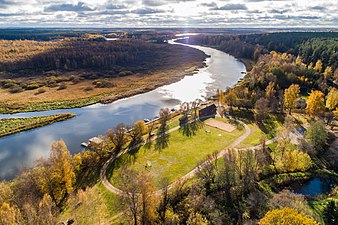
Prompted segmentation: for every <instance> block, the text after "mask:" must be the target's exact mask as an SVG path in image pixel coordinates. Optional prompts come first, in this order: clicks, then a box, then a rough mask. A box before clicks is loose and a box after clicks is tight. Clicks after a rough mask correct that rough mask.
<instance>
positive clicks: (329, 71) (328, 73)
mask: <svg viewBox="0 0 338 225" xmlns="http://www.w3.org/2000/svg"><path fill="white" fill-rule="evenodd" d="M323 76H324V79H325V80H328V79H330V78H331V76H332V67H331V66H328V67H326V68H325V70H324V73H323Z"/></svg>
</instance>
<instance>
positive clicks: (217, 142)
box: [110, 126, 245, 187]
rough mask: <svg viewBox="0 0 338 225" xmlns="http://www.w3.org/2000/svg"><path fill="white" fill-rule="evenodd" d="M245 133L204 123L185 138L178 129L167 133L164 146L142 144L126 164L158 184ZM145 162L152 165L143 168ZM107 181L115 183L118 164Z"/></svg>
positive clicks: (193, 165)
mask: <svg viewBox="0 0 338 225" xmlns="http://www.w3.org/2000/svg"><path fill="white" fill-rule="evenodd" d="M206 130H209V131H210V133H207V132H206ZM244 132H245V130H241V131H240V130H235V131H233V132H231V133H228V132H225V131H221V130H218V129H216V128H212V127H209V126H204V127H203V128H201V129H200V130H198V131H197V133H196V135H195V136H190V137H187V136H183V134H182V133H180V131H174V132H172V133H170V142H169V146H168V147H167V148H165V149H162V150H161V151H158V150H155V149H154V147H153V146H152V147H151V148H150V149H146V148H145V147H141V148H140V150H139V152H138V153H137V154H136V159H135V161H133V160H129V161H132V162H129V164H130V166H131V167H132V168H133V169H136V170H138V171H142V170H147V171H148V172H149V173H151V175H152V176H153V177H154V180H155V184H156V186H157V187H161V185H160V184H161V181H162V180H163V179H164V178H167V179H169V181H170V182H173V181H175V180H177V179H178V178H180V177H182V176H183V175H185V174H186V173H188V172H189V171H191V170H192V169H193V168H194V167H195V166H196V164H197V163H198V162H200V161H202V160H203V159H204V158H205V157H206V156H207V155H208V154H210V153H213V152H215V151H221V150H223V149H225V148H226V147H227V146H228V145H229V144H230V143H232V142H233V141H234V140H235V139H236V138H237V137H239V136H240V135H242V134H243V133H244ZM219 135H221V136H219ZM128 157H129V158H130V156H128V155H125V156H124V158H125V159H126V161H127V159H128ZM121 161H124V160H121ZM147 161H150V162H151V164H152V166H151V168H147V169H146V167H145V166H146V164H147ZM124 163H125V161H124ZM124 163H123V164H124ZM110 181H111V182H112V183H113V184H114V185H116V186H118V166H116V168H114V170H113V175H112V177H111V179H110Z"/></svg>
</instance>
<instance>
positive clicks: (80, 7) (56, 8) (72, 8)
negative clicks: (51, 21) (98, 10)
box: [45, 2, 95, 12]
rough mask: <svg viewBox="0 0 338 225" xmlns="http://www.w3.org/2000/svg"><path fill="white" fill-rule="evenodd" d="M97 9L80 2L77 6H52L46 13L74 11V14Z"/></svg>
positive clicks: (66, 4)
mask: <svg viewBox="0 0 338 225" xmlns="http://www.w3.org/2000/svg"><path fill="white" fill-rule="evenodd" d="M94 10H95V9H92V8H90V7H89V6H87V5H86V4H85V3H83V2H78V4H77V5H73V4H68V3H65V4H59V5H50V6H48V7H46V8H45V11H46V12H58V11H73V12H81V11H94Z"/></svg>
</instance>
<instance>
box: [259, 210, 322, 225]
mask: <svg viewBox="0 0 338 225" xmlns="http://www.w3.org/2000/svg"><path fill="white" fill-rule="evenodd" d="M258 224H259V225H272V224H280V225H297V224H306V225H319V223H317V222H316V221H315V220H314V219H313V218H312V217H309V216H306V215H304V214H303V213H299V212H297V210H295V209H291V208H283V209H274V210H271V211H269V212H267V213H266V214H265V216H264V217H263V218H262V219H261V220H260V221H259V223H258Z"/></svg>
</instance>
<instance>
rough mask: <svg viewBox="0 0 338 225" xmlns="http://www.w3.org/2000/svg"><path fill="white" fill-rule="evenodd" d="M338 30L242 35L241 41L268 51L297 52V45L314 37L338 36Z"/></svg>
mask: <svg viewBox="0 0 338 225" xmlns="http://www.w3.org/2000/svg"><path fill="white" fill-rule="evenodd" d="M337 37H338V33H337V32H282V33H268V34H254V35H241V36H240V39H241V41H243V42H245V43H250V44H253V45H256V44H258V45H261V46H264V47H265V48H266V49H267V50H268V51H277V52H288V53H296V52H295V50H296V49H297V47H298V46H299V45H300V44H302V43H304V42H305V41H307V40H309V39H312V38H337Z"/></svg>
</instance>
